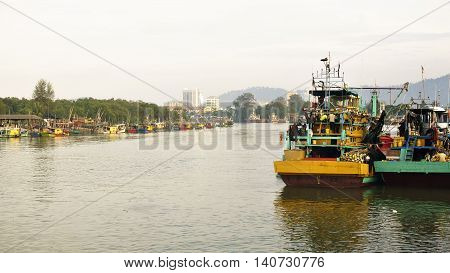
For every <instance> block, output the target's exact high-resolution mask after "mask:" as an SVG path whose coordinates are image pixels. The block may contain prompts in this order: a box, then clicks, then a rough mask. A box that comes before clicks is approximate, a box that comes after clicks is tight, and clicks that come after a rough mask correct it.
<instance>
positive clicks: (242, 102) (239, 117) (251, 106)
mask: <svg viewBox="0 0 450 273" xmlns="http://www.w3.org/2000/svg"><path fill="white" fill-rule="evenodd" d="M233 106H234V107H235V109H236V112H235V121H238V122H246V121H247V120H248V118H249V116H250V114H251V113H252V112H253V111H254V110H255V108H256V106H257V103H256V100H255V96H253V94H252V93H244V94H242V95H240V96H239V97H237V98H236V99H235V100H234V101H233Z"/></svg>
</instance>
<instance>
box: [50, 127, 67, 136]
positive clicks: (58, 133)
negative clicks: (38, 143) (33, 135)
mask: <svg viewBox="0 0 450 273" xmlns="http://www.w3.org/2000/svg"><path fill="white" fill-rule="evenodd" d="M67 135H68V133H66V132H64V130H63V129H61V128H56V129H55V130H53V136H55V137H62V136H67Z"/></svg>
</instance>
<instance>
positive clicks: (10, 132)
mask: <svg viewBox="0 0 450 273" xmlns="http://www.w3.org/2000/svg"><path fill="white" fill-rule="evenodd" d="M0 137H2V138H15V137H20V129H19V128H3V129H0Z"/></svg>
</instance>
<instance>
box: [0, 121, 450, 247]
mask: <svg viewBox="0 0 450 273" xmlns="http://www.w3.org/2000/svg"><path fill="white" fill-rule="evenodd" d="M286 126H287V125H286V124H249V125H239V124H237V125H235V126H234V127H233V128H215V129H205V130H199V131H181V132H159V133H154V134H149V135H146V136H145V137H140V136H138V135H127V136H125V135H119V136H117V135H116V136H109V135H105V136H104V135H101V136H70V137H62V138H40V139H34V138H21V139H0V173H1V176H0V178H1V179H0V180H1V183H0V251H1V252H449V251H450V191H449V190H442V189H440V190H431V189H399V188H389V187H375V188H366V189H358V190H345V191H336V190H333V189H295V188H287V187H285V186H284V184H283V182H282V181H281V180H280V179H279V178H277V177H276V176H275V174H274V171H273V161H274V160H276V159H277V157H279V156H280V155H281V151H282V146H281V144H280V143H279V133H280V132H281V131H282V130H284V129H285V128H286Z"/></svg>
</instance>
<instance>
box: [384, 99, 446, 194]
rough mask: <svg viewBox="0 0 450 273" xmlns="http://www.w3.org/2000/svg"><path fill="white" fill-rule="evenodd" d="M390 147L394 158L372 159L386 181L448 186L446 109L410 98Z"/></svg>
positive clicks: (395, 183)
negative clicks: (395, 154)
mask: <svg viewBox="0 0 450 273" xmlns="http://www.w3.org/2000/svg"><path fill="white" fill-rule="evenodd" d="M398 133H399V136H398V137H396V141H394V145H393V147H391V151H393V152H397V154H398V157H397V158H395V157H394V158H391V159H393V160H387V161H386V160H385V161H379V162H375V170H376V172H377V173H379V174H380V175H381V177H382V178H383V181H384V182H385V183H386V184H388V185H401V186H427V187H435V186H437V187H450V162H449V161H450V157H449V153H450V143H449V135H448V113H447V111H446V110H445V109H444V108H442V107H439V106H438V105H437V102H435V104H434V105H433V104H432V103H430V102H428V101H427V100H425V99H421V98H419V102H418V103H416V102H415V100H412V101H411V104H410V109H408V111H406V114H405V117H404V119H403V120H402V122H401V123H400V126H399V129H398Z"/></svg>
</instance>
